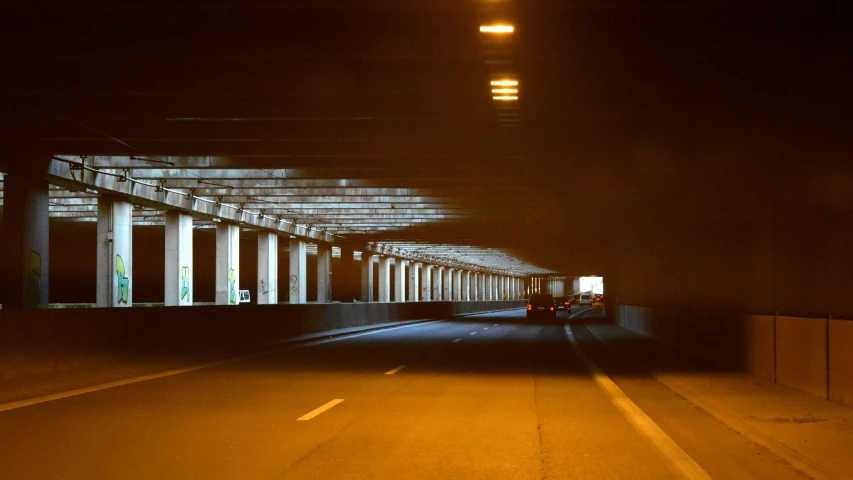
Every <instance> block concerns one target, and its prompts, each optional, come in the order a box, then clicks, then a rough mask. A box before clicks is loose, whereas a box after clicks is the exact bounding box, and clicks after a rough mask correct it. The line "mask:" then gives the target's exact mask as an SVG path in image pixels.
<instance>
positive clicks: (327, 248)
mask: <svg viewBox="0 0 853 480" xmlns="http://www.w3.org/2000/svg"><path fill="white" fill-rule="evenodd" d="M332 277H333V275H332V246H331V245H329V244H326V243H321V244H317V303H330V302H331V301H332Z"/></svg>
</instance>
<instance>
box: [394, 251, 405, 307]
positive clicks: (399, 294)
mask: <svg viewBox="0 0 853 480" xmlns="http://www.w3.org/2000/svg"><path fill="white" fill-rule="evenodd" d="M407 263H408V262H406V261H405V260H402V259H399V258H397V259H394V301H395V302H405V301H406V264H407Z"/></svg>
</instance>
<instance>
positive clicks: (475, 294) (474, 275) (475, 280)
mask: <svg viewBox="0 0 853 480" xmlns="http://www.w3.org/2000/svg"><path fill="white" fill-rule="evenodd" d="M479 293H480V273H479V272H471V300H473V301H475V302H477V301H479V300H480V295H479Z"/></svg>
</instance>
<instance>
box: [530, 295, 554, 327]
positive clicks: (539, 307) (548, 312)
mask: <svg viewBox="0 0 853 480" xmlns="http://www.w3.org/2000/svg"><path fill="white" fill-rule="evenodd" d="M527 318H528V319H532V318H541V319H544V320H551V321H557V305H556V304H555V303H554V296H553V295H548V294H536V295H532V296H531V297H530V300H528V301H527Z"/></svg>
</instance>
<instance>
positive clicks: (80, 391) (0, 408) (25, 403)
mask: <svg viewBox="0 0 853 480" xmlns="http://www.w3.org/2000/svg"><path fill="white" fill-rule="evenodd" d="M439 321H440V320H436V321H434V322H423V323H413V324H411V325H401V326H399V327H389V328H382V329H376V330H371V331H368V332H362V333H353V334H345V335H341V336H339V337H333V338H321V339H318V340H311V341H308V342H306V343H300V344H296V345H285V346H282V347H274V346H273V345H272V344H270V345H265V346H258V348H270V349H269V350H263V351H260V352H256V353H248V354H246V355H240V356H237V357H231V358H226V359H222V360H216V361H213V362H208V363H202V364H199V365H194V366H192V367H186V368H179V369H176V370H168V371H165V372H159V373H153V374H151V375H143V376H141V377H134V378H126V379H124V380H116V381H114V382H108V383H102V384H100V385H93V386H91V387H85V388H77V389H74V390H69V391H67V392H62V393H54V394H50V395H44V396H41V397H35V398H28V399H26V400H19V401H17V402H11V403H4V404H0V412H5V411H7V410H14V409H16V408H23V407H29V406H30V405H37V404H39V403H45V402H52V401H54V400H61V399H63V398H68V397H75V396H77V395H84V394H87V393H93V392H98V391H101V390H106V389H109V388H116V387H121V386H123V385H130V384H133V383H139V382H146V381H148V380H156V379H158V378H163V377H171V376H173V375H180V374H182V373H189V372H195V371H196V370H203V369H206V368H212V367H218V366H220V365H227V364H229V363H235V362H240V361H242V360H248V359H251V358H258V357H265V356H267V355H274V354H278V353H284V352H290V351H293V350H299V349H302V348H308V347H313V346H316V345H323V344H325V343H331V342H339V341H342V340H349V339H352V338H357V337H364V336H367V335H375V334H377V333H385V332H390V331H392V330H399V329H401V328H410V327H416V326H419V325H426V324H429V323H435V322H439Z"/></svg>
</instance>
